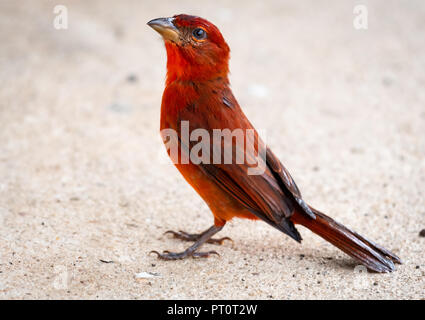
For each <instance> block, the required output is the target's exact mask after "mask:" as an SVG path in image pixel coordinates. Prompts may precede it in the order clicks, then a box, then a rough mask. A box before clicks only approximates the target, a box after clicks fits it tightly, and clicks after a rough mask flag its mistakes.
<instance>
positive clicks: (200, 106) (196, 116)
mask: <svg viewBox="0 0 425 320" xmlns="http://www.w3.org/2000/svg"><path fill="white" fill-rule="evenodd" d="M223 91H224V92H225V94H226V101H227V104H226V105H225V104H224V103H223V99H222V97H219V98H218V99H217V100H216V101H211V100H205V99H204V100H203V101H202V99H201V101H197V102H196V103H195V104H192V105H191V107H190V108H189V107H188V108H183V109H181V110H180V111H179V119H178V120H179V121H178V124H177V128H178V130H177V132H178V134H179V135H180V134H181V130H180V124H181V121H188V123H189V131H190V132H192V131H193V130H195V129H199V128H202V129H206V130H207V131H209V133H210V137H212V136H213V134H212V130H213V129H221V130H223V129H230V130H231V131H232V130H235V129H243V130H246V129H252V130H255V129H254V128H253V127H252V125H251V124H250V122H249V121H248V119H247V118H246V116H245V115H244V114H243V112H242V110H241V109H240V107H239V105H238V103H237V101H236V99H235V98H234V97H233V94H231V91H230V89H229V88H225V90H223ZM200 96H201V97H202V96H203V95H202V94H201V95H200ZM205 96H207V95H205ZM205 96H204V97H205ZM208 97H209V96H208ZM255 133H256V132H255ZM256 134H257V133H256ZM179 140H180V143H181V144H189V146H190V148H189V149H187V148H186V147H185V148H182V150H191V147H193V146H194V145H195V144H196V143H197V142H193V141H189V142H187V141H185V142H183V140H184V139H182V137H180V139H179ZM186 140H187V139H186ZM232 143H233V147H234V149H236V150H237V148H236V144H237V143H238V141H232ZM210 145H211V147H210V149H209V153H210V154H209V155H208V157H209V159H210V163H200V164H198V166H199V168H200V170H201V171H202V172H203V173H204V174H205V175H207V176H208V177H209V178H210V179H212V180H213V181H215V182H216V183H217V185H218V186H220V187H221V188H222V189H224V190H225V191H226V192H227V193H229V194H230V195H231V196H233V197H234V198H235V199H236V200H237V201H238V202H240V203H241V204H242V205H243V206H244V207H245V208H247V209H248V210H249V211H251V212H252V213H253V214H254V215H256V216H257V217H258V218H260V219H262V220H264V221H265V222H267V223H269V224H270V225H272V226H274V227H275V228H277V229H279V230H281V231H283V232H284V233H286V234H288V235H289V236H291V237H292V238H293V239H295V240H297V241H300V240H301V236H300V234H299V233H298V231H297V230H296V229H295V226H294V224H293V223H292V222H291V221H290V219H289V218H290V217H291V216H292V214H293V213H294V211H295V208H296V207H298V206H299V205H301V204H300V201H299V199H301V196H300V193H299V190H298V188H297V187H296V185H295V183H294V181H293V180H292V178H291V177H290V175H289V173H288V172H287V171H286V169H284V167H283V166H282V165H281V164H280V162H279V161H278V160H277V159H276V157H274V155H273V154H272V153H271V151H269V150H267V149H266V150H267V152H264V153H265V155H266V157H265V158H262V157H256V156H255V155H254V154H250V153H248V152H247V151H246V149H245V148H244V146H242V150H245V156H246V159H247V158H251V159H252V158H255V159H256V161H258V162H257V165H260V166H261V167H263V168H264V172H263V173H262V174H258V175H249V174H248V169H249V168H252V167H254V166H255V165H251V164H249V163H252V161H251V162H249V163H247V161H245V162H244V163H242V164H240V163H237V161H236V154H235V153H232V157H233V159H232V162H231V163H230V164H227V163H226V164H213V161H212V159H213V156H212V155H213V152H214V151H213V150H214V149H213V148H216V147H217V146H216V145H214V144H213V143H211V144H210ZM220 147H221V148H224V144H221V145H220ZM258 148H263V149H264V148H266V147H265V145H264V144H263V142H262V141H261V140H260V139H259V138H258ZM204 151H205V149H203V152H204ZM203 157H204V155H203ZM301 203H304V202H303V201H301Z"/></svg>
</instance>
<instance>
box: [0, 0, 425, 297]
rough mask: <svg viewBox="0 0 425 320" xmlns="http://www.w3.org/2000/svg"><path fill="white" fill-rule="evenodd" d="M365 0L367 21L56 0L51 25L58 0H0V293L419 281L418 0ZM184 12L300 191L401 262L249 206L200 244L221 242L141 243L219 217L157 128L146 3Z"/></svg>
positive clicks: (158, 89) (343, 286)
mask: <svg viewBox="0 0 425 320" xmlns="http://www.w3.org/2000/svg"><path fill="white" fill-rule="evenodd" d="M362 3H365V4H366V5H367V7H368V11H369V29H368V30H355V29H354V28H353V24H352V21H353V18H354V15H353V7H354V5H355V4H357V2H355V1H336V0H335V1H285V2H282V1H268V2H267V4H265V3H262V2H260V1H256V2H255V3H254V2H253V3H247V2H246V1H232V2H227V1H220V0H216V1H211V2H208V3H207V2H204V1H193V2H189V1H169V2H167V1H151V2H147V1H119V2H118V1H109V2H106V1H83V0H80V1H76V0H74V1H61V4H65V5H66V6H67V8H68V13H69V28H68V29H67V30H56V29H54V28H53V26H52V21H53V18H54V15H53V7H54V5H56V4H57V3H56V2H55V1H5V0H2V1H1V2H0V128H1V129H0V238H1V242H0V298H2V299H17V298H24V299H39V298H48V299H50V298H61V299H80V298H83V299H86V298H90V299H91V298H92V299H104V298H114V299H115V298H126V299H127V298H129V299H158V298H159V299H165V298H183V299H190V298H199V299H205V298H224V299H253V298H261V299H294V298H300V299H313V298H314V299H316V298H317V299H325V298H330V299H335V298H338V299H353V298H354V299H361V298H365V299H372V298H377V299H388V298H403V299H410V298H419V299H424V298H425V294H424V289H425V280H424V275H425V255H424V250H425V238H424V237H420V236H419V232H420V231H421V230H422V229H424V228H425V197H424V191H425V160H424V158H425V41H424V39H423V30H424V28H425V3H424V2H423V1H422V0H417V1H415V0H410V1H362ZM183 12H184V13H191V14H196V15H201V16H204V17H206V18H209V19H210V20H211V21H213V22H215V23H216V24H217V25H218V26H219V27H220V29H221V30H222V32H223V34H224V36H225V38H226V39H227V41H228V43H229V45H230V47H231V49H232V59H231V65H230V67H231V71H232V75H231V81H232V86H233V89H234V93H235V95H236V97H237V98H238V100H239V102H240V104H241V105H242V106H243V108H244V110H245V112H246V114H247V115H248V117H249V118H250V119H251V120H252V122H253V123H254V124H255V126H256V127H257V128H258V129H262V130H265V131H266V132H267V141H268V144H269V145H270V146H271V147H272V149H273V150H274V152H275V153H276V154H277V155H278V156H279V157H280V159H281V160H282V162H283V163H284V164H285V165H286V166H287V168H288V169H289V170H290V171H291V173H292V174H293V176H294V178H295V180H296V181H297V183H298V186H299V187H300V189H301V190H302V192H303V195H304V198H305V199H306V200H307V201H308V202H309V203H310V204H312V205H313V206H314V207H317V208H319V209H321V210H322V211H324V212H327V213H328V214H330V215H331V216H333V217H334V218H335V219H337V220H339V221H341V222H343V223H344V224H346V225H348V226H350V227H352V228H354V229H355V230H357V231H358V232H360V233H362V234H364V235H366V236H369V237H370V238H372V239H374V240H376V241H377V242H379V243H381V244H384V245H385V246H386V247H388V248H389V249H391V250H393V251H394V252H395V253H397V254H399V255H400V256H401V257H402V258H403V260H404V261H405V264H404V265H402V266H399V267H398V270H397V271H396V272H394V273H392V274H371V273H368V274H365V273H361V272H360V271H361V270H360V269H361V268H359V267H356V263H355V262H354V261H353V260H352V259H351V258H349V257H348V256H346V255H345V254H343V253H342V252H340V251H339V250H338V249H336V248H334V247H332V246H331V245H329V244H327V243H326V242H325V241H323V240H321V239H320V238H318V237H317V236H315V235H313V234H312V233H311V232H310V231H308V230H306V229H302V228H300V231H301V233H302V235H303V237H304V241H303V243H302V245H298V244H297V243H295V242H294V241H293V240H291V239H289V238H288V237H285V236H284V235H283V234H281V233H279V232H278V231H276V230H274V229H272V228H270V227H269V226H267V225H266V224H264V223H261V222H251V221H241V220H235V221H233V222H231V223H229V224H228V225H227V226H226V227H225V229H224V230H223V231H222V233H221V234H222V236H229V237H231V238H232V239H233V240H234V243H233V244H232V243H229V242H227V243H225V244H224V245H223V246H221V247H217V246H214V245H207V246H206V247H207V249H211V250H212V249H215V250H217V251H218V252H219V253H220V254H221V256H220V257H212V258H210V259H207V260H203V259H196V260H194V259H188V260H185V261H177V262H165V261H158V260H157V259H156V258H155V257H154V256H149V255H148V252H149V251H150V250H163V249H169V250H175V251H176V250H182V249H184V248H185V246H186V245H187V243H181V242H179V241H177V240H175V239H171V238H170V237H169V236H163V235H162V233H163V232H164V231H166V230H168V229H174V230H179V229H183V230H186V231H189V232H197V231H201V230H203V229H206V228H207V227H209V226H210V225H211V223H212V216H211V214H210V212H209V210H208V208H207V206H206V205H205V204H204V203H203V202H202V200H201V199H200V198H199V197H198V196H197V195H196V193H195V192H194V191H193V190H192V189H191V188H190V187H189V186H188V185H187V184H186V182H185V181H184V180H183V179H182V178H181V176H180V175H179V173H178V172H177V170H176V169H175V168H174V167H173V166H172V165H171V163H170V162H169V161H168V160H167V158H166V157H165V151H164V149H163V146H162V144H161V142H160V138H159V107H160V101H161V95H162V90H163V85H164V84H163V83H164V76H165V58H166V57H165V50H164V48H163V45H162V43H161V40H160V38H159V35H158V34H156V33H155V32H153V31H152V30H151V29H150V28H148V27H147V26H146V22H147V21H148V20H150V19H152V18H157V17H161V16H169V15H173V14H175V13H183ZM101 260H103V261H106V262H110V263H105V262H102V261H101ZM141 272H150V273H155V274H157V275H158V276H156V277H154V278H152V279H136V277H135V274H136V273H141Z"/></svg>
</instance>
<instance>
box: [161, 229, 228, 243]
mask: <svg viewBox="0 0 425 320" xmlns="http://www.w3.org/2000/svg"><path fill="white" fill-rule="evenodd" d="M210 229H211V228H210ZM210 229H207V230H205V231H204V232H201V233H187V232H185V231H182V230H179V232H176V231H173V230H168V231H166V232H164V234H167V233H170V234H172V235H173V237H174V238H176V239H180V240H183V241H197V240H199V239H200V238H201V237H202V236H203V235H204V234H205V233H207V232H208V231H209V230H210ZM225 240H229V241H232V242H233V240H232V239H230V238H229V237H223V238H219V239H213V238H210V239H208V240H207V241H206V242H207V243H212V244H219V245H222V244H223V242H224V241H225Z"/></svg>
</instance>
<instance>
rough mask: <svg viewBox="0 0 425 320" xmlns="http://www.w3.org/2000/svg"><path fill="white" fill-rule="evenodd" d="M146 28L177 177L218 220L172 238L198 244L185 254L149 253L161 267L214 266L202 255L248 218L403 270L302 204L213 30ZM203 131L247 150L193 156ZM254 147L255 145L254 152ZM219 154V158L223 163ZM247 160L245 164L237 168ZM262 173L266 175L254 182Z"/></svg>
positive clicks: (164, 24) (175, 22)
mask: <svg viewBox="0 0 425 320" xmlns="http://www.w3.org/2000/svg"><path fill="white" fill-rule="evenodd" d="M147 25H148V26H149V27H151V28H153V29H154V30H155V31H157V32H158V33H159V34H160V35H161V36H162V39H163V41H164V44H165V49H166V54H167V63H166V68H167V73H166V80H165V89H164V92H163V95H162V102H161V112H160V131H161V135H162V138H163V141H164V144H166V146H167V152H168V154H169V156H170V157H171V159H172V160H173V163H174V165H175V166H176V167H177V169H178V171H179V172H180V173H181V174H182V176H183V177H184V179H185V180H186V181H187V182H188V183H189V184H190V185H191V186H192V187H193V189H194V190H195V191H196V192H197V193H198V194H199V196H200V197H201V198H202V199H203V200H204V201H205V203H206V204H207V205H208V207H209V209H210V210H211V212H212V214H213V217H214V223H213V225H212V226H211V227H210V228H208V229H207V230H205V231H204V232H202V233H199V234H196V233H194V234H192V233H188V232H185V231H178V232H177V231H172V230H169V231H167V232H166V233H169V234H171V235H172V236H174V237H175V238H177V239H181V240H184V241H192V242H194V243H193V244H192V245H191V246H189V247H188V248H187V249H186V250H184V251H182V252H170V251H168V250H164V251H163V252H162V253H160V252H158V251H155V250H154V251H151V252H150V253H154V254H156V255H157V257H158V258H159V259H162V260H177V259H185V258H188V257H192V258H207V257H209V256H211V255H213V254H218V253H217V252H216V251H214V250H213V251H205V252H203V251H200V247H201V246H202V245H203V244H205V243H213V244H218V245H219V244H222V243H223V242H224V241H225V240H231V239H230V238H228V237H224V238H220V239H215V238H213V236H214V235H215V234H217V233H218V232H219V231H221V230H222V229H223V227H224V226H225V224H226V223H227V222H228V221H230V220H232V219H233V218H243V219H251V220H262V221H264V222H266V223H267V224H269V225H270V226H272V227H274V228H276V229H277V230H279V231H281V232H283V233H284V234H286V235H288V236H289V237H291V238H292V239H294V240H295V241H297V242H301V240H302V238H301V235H300V233H299V231H298V230H297V228H296V225H301V226H303V227H306V228H308V229H310V230H311V231H312V232H314V233H316V234H317V235H319V236H320V237H322V238H323V239H325V240H327V241H328V242H330V243H331V244H333V245H334V246H336V247H338V248H339V249H341V250H342V251H343V252H345V253H346V254H348V255H349V256H351V257H352V258H354V259H356V260H357V261H358V262H360V263H361V264H362V265H364V266H365V267H366V268H367V269H368V270H370V271H373V272H392V271H394V270H395V263H398V264H401V263H402V261H401V259H400V258H399V257H397V256H396V255H395V254H394V253H392V252H390V251H389V250H387V249H385V248H384V247H382V246H380V245H378V244H376V243H374V242H373V241H371V240H368V239H367V238H365V237H363V236H361V235H359V234H358V233H356V232H355V231H352V230H350V229H349V228H347V227H345V226H344V225H342V224H340V223H338V222H336V221H335V220H333V219H332V218H330V217H329V216H327V215H325V214H324V213H322V212H320V211H319V210H317V209H315V208H313V207H312V206H310V205H308V204H307V203H306V201H304V200H303V198H302V196H301V192H300V190H299V188H298V187H297V185H296V183H295V181H294V180H293V178H292V176H291V175H290V173H289V171H288V170H287V169H286V168H285V167H284V166H283V165H282V163H281V162H280V161H279V159H278V158H277V157H276V156H275V154H274V153H273V152H272V150H271V149H270V148H269V147H268V146H267V145H266V144H265V143H264V142H263V141H262V139H261V137H260V136H259V135H258V132H257V131H256V130H255V128H254V127H253V125H252V124H251V122H250V121H249V120H248V118H247V117H246V116H245V114H244V113H243V111H242V109H241V107H240V105H239V104H238V101H237V100H236V98H235V96H234V95H233V93H232V90H231V88H230V82H229V77H228V75H229V58H230V48H229V46H228V44H227V43H226V41H225V40H224V38H223V35H222V34H221V32H220V30H219V29H218V28H217V27H216V26H215V25H214V24H213V23H211V22H209V21H208V20H206V19H204V18H201V17H197V16H192V15H187V14H179V15H174V16H172V17H166V18H157V19H153V20H150V21H149V22H148V23H147ZM197 130H198V131H199V130H201V131H199V132H203V133H205V132H206V133H208V134H209V135H210V136H214V134H215V132H217V130H218V131H219V132H220V131H221V132H223V131H225V130H228V132H230V133H233V132H238V133H240V132H242V137H243V138H244V140H243V141H242V142H240V140H238V139H237V137H236V139H233V136H231V140H227V144H226V143H225V141H224V140H225V139H216V140H218V142H217V141H216V142H217V143H211V141H210V142H209V144H208V143H207V142H205V143H204V144H203V145H202V148H200V149H199V147H198V148H197V151H198V152H192V151H193V148H195V147H196V145H197V142H199V139H198V140H196V139H192V134H195V133H198V131H197ZM165 132H167V133H165ZM170 132H171V133H172V134H171V133H170ZM248 133H249V134H248ZM188 136H189V138H188ZM195 136H196V134H195ZM235 136H237V135H236V134H235ZM198 138H199V137H198ZM229 141H230V142H229ZM245 142H246V144H245ZM248 142H249V143H250V144H251V145H253V148H250V149H249V150H248ZM172 147H176V148H177V149H176V150H178V151H177V154H176V153H175V152H174V153H173V152H172V150H174V149H173V148H172ZM229 147H230V148H231V151H230V153H228V155H229V159H230V161H223V157H224V155H223V154H221V153H220V152H222V153H225V152H227V150H229ZM233 149H236V151H234V150H233ZM199 151H202V152H199ZM218 151H220V152H218ZM214 152H217V153H218V156H217V158H214V157H215V153H214ZM200 153H202V156H199V154H200ZM241 153H242V155H243V156H244V157H243V159H242V161H236V160H238V159H237V156H238V155H240V154H241ZM194 154H197V155H198V157H192V156H193V155H194ZM260 154H261V156H259V155H260ZM229 159H228V160H229ZM185 160H186V161H185ZM216 160H217V161H216ZM254 163H255V165H254ZM255 168H260V169H261V170H258V171H259V172H254V174H253V173H252V172H253V170H254V171H255ZM250 170H251V171H250Z"/></svg>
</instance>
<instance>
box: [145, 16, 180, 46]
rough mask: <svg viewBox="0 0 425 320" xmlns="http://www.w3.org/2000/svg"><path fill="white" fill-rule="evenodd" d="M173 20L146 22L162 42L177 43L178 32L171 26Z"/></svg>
mask: <svg viewBox="0 0 425 320" xmlns="http://www.w3.org/2000/svg"><path fill="white" fill-rule="evenodd" d="M173 20H174V18H158V19H153V20H151V21H149V22H148V26H149V27H151V28H152V29H154V30H155V31H156V32H158V33H159V34H160V35H161V36H162V37H163V38H164V40H170V41H174V42H177V40H178V39H179V37H180V32H179V30H178V29H177V28H176V26H175V25H174V24H173Z"/></svg>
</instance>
